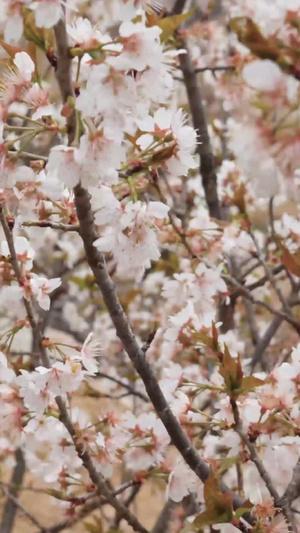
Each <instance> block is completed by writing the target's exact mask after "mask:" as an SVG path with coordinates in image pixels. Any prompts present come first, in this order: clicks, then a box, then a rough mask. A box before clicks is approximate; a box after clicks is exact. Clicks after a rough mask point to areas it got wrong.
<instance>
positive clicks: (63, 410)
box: [0, 207, 148, 533]
mask: <svg viewBox="0 0 300 533" xmlns="http://www.w3.org/2000/svg"><path fill="white" fill-rule="evenodd" d="M0 222H1V224H2V227H3V231H4V234H5V237H6V240H7V244H8V248H9V252H10V261H11V264H12V267H13V269H14V271H15V274H16V277H17V280H18V282H19V284H20V285H21V286H22V272H21V268H20V265H19V262H18V259H17V255H16V250H15V246H14V242H13V236H12V234H11V232H10V229H9V226H8V223H7V220H6V217H5V216H4V213H3V209H2V207H0ZM23 302H24V305H25V309H26V311H27V315H28V320H29V322H30V325H31V328H32V333H33V336H34V338H35V339H36V344H37V346H38V347H39V350H40V356H41V361H42V363H43V365H44V366H45V367H46V368H50V366H51V365H50V360H49V357H48V354H47V351H46V349H45V347H44V344H43V340H44V338H43V335H42V333H41V329H40V327H39V325H38V323H37V322H36V320H35V317H34V311H33V306H32V303H31V301H30V300H27V299H25V298H23ZM55 399H56V403H57V405H58V408H59V411H60V421H61V422H62V423H63V424H64V426H65V427H66V429H67V430H68V432H69V434H70V436H71V438H72V441H73V443H74V446H75V450H76V452H77V455H78V457H79V458H80V459H81V460H82V462H83V465H84V467H85V468H86V470H87V471H88V473H89V475H90V478H91V481H92V482H93V483H94V484H95V486H96V487H97V489H98V491H99V494H101V495H103V496H104V497H105V498H107V500H108V501H109V503H110V504H111V505H112V507H114V509H116V511H118V513H120V514H122V516H123V518H124V519H125V520H126V521H127V522H128V524H129V525H131V526H132V528H133V529H134V531H139V532H140V533H148V532H147V529H146V528H144V527H143V526H142V525H141V524H140V522H139V521H138V520H137V519H136V517H135V516H134V515H132V513H131V512H130V511H129V510H128V509H126V507H125V506H124V505H123V504H122V503H120V502H119V501H118V499H117V498H116V497H115V496H114V495H113V491H112V490H111V489H110V488H109V487H108V485H107V483H106V480H105V478H104V476H103V475H102V474H101V473H100V472H97V470H96V468H95V466H94V464H93V461H92V459H91V456H90V454H89V452H88V451H87V450H85V448H84V446H83V444H82V443H81V442H79V441H78V439H77V435H76V432H75V429H74V426H73V424H72V422H71V419H70V416H69V413H68V410H67V406H66V404H65V402H64V400H63V399H62V398H61V397H60V396H57V397H56V398H55Z"/></svg>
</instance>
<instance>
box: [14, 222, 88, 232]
mask: <svg viewBox="0 0 300 533" xmlns="http://www.w3.org/2000/svg"><path fill="white" fill-rule="evenodd" d="M22 226H24V227H28V228H34V227H37V228H52V229H58V230H61V231H78V230H79V226H78V225H77V224H63V223H61V222H52V221H51V220H32V221H27V222H22Z"/></svg>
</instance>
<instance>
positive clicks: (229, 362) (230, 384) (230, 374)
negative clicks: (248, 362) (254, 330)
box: [219, 345, 244, 394]
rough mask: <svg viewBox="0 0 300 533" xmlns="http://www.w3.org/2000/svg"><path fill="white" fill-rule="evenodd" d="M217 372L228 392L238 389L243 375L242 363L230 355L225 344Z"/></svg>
mask: <svg viewBox="0 0 300 533" xmlns="http://www.w3.org/2000/svg"><path fill="white" fill-rule="evenodd" d="M219 373H220V374H221V376H223V378H224V381H225V385H226V389H227V391H228V393H229V394H234V393H235V391H237V390H238V389H240V387H241V385H242V380H243V376H244V374H243V371H242V365H241V362H240V359H239V358H237V359H235V358H233V357H231V355H230V353H229V350H228V348H227V346H226V345H225V350H224V354H223V359H222V364H221V368H220V370H219Z"/></svg>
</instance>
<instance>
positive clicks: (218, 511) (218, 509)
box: [193, 470, 233, 531]
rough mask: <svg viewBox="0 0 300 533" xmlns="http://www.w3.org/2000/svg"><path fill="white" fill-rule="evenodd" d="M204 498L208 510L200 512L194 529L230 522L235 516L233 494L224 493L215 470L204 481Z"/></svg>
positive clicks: (194, 523)
mask: <svg viewBox="0 0 300 533" xmlns="http://www.w3.org/2000/svg"><path fill="white" fill-rule="evenodd" d="M204 500H205V504H206V510H205V511H204V512H203V513H200V514H199V515H198V516H197V517H196V518H195V520H194V522H193V529H194V531H198V530H199V528H201V527H203V526H211V525H213V524H221V523H223V522H230V521H231V519H232V516H233V508H232V495H231V494H223V493H222V492H221V489H220V485H219V481H218V478H217V476H216V474H215V472H214V471H213V470H211V471H210V474H209V477H208V478H207V480H206V481H205V483H204Z"/></svg>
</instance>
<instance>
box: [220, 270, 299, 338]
mask: <svg viewBox="0 0 300 533" xmlns="http://www.w3.org/2000/svg"><path fill="white" fill-rule="evenodd" d="M222 278H223V279H224V281H226V282H227V283H228V285H231V286H232V287H235V288H237V289H238V290H239V293H240V294H241V295H242V296H245V297H246V298H247V299H248V300H249V301H250V302H252V303H253V304H255V305H260V306H261V307H264V308H265V309H267V310H268V311H269V312H270V313H272V314H273V315H276V316H278V317H280V318H282V319H283V320H285V321H286V322H288V323H289V324H291V326H293V327H294V328H295V330H296V331H297V333H299V330H300V322H299V321H298V320H297V319H296V318H295V317H293V316H291V315H290V314H287V313H286V312H283V311H278V310H277V309H275V308H274V307H272V306H271V305H269V304H267V303H266V302H263V301H262V300H258V299H256V298H254V296H253V295H252V294H251V292H250V291H249V290H248V289H247V288H246V287H245V286H244V285H241V284H240V283H239V282H238V281H237V280H236V279H234V278H233V277H232V276H229V275H228V274H222Z"/></svg>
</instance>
